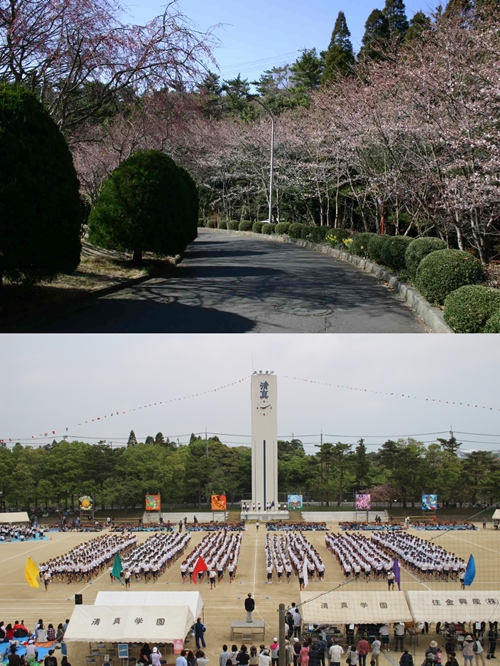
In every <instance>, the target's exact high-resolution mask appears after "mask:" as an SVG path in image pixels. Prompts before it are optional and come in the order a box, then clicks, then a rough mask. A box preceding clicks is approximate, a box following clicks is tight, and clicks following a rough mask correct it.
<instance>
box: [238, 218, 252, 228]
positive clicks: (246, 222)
mask: <svg viewBox="0 0 500 666" xmlns="http://www.w3.org/2000/svg"><path fill="white" fill-rule="evenodd" d="M252 226H253V223H252V222H250V220H241V222H240V225H239V227H238V229H239V230H240V231H252Z"/></svg>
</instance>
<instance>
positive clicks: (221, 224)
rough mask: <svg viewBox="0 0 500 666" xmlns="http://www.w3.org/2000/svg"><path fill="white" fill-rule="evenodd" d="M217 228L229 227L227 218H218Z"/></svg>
mask: <svg viewBox="0 0 500 666" xmlns="http://www.w3.org/2000/svg"><path fill="white" fill-rule="evenodd" d="M217 229H227V222H226V220H217Z"/></svg>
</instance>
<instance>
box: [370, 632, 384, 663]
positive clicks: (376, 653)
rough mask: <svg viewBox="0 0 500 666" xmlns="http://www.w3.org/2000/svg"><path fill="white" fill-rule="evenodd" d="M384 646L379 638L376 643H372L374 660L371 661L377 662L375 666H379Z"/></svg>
mask: <svg viewBox="0 0 500 666" xmlns="http://www.w3.org/2000/svg"><path fill="white" fill-rule="evenodd" d="M381 646H382V643H381V642H380V640H379V639H378V638H376V639H375V640H374V641H372V645H371V648H372V658H371V661H374V662H375V666H378V658H379V656H380V648H381Z"/></svg>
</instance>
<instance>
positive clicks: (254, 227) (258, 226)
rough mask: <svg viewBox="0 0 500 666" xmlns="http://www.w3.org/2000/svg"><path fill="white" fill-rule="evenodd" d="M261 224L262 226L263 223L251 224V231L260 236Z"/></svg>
mask: <svg viewBox="0 0 500 666" xmlns="http://www.w3.org/2000/svg"><path fill="white" fill-rule="evenodd" d="M263 224H264V223H263V222H254V223H253V224H252V231H253V232H254V233H255V234H260V233H262V225H263Z"/></svg>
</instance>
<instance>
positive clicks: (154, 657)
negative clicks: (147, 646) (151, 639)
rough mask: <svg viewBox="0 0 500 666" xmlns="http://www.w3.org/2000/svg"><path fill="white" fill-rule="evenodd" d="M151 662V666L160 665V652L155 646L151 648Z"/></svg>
mask: <svg viewBox="0 0 500 666" xmlns="http://www.w3.org/2000/svg"><path fill="white" fill-rule="evenodd" d="M150 658H151V664H152V666H160V664H161V652H159V651H158V648H157V647H154V648H153V652H151V657H150Z"/></svg>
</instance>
